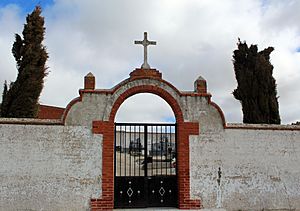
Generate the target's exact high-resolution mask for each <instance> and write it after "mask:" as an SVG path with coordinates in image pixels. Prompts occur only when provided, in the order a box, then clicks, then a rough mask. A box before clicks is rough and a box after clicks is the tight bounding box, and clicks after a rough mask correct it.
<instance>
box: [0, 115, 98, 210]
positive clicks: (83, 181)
mask: <svg viewBox="0 0 300 211" xmlns="http://www.w3.org/2000/svg"><path fill="white" fill-rule="evenodd" d="M6 121H7V122H11V121H9V120H6ZM13 121H14V122H15V123H16V120H13ZM17 122H18V121H17ZM39 123H41V124H44V123H45V122H43V121H41V122H39V120H35V124H37V125H30V124H33V123H32V121H29V122H28V121H27V120H19V123H18V124H0V161H1V167H0V210H1V211H2V210H3V211H4V210H5V211H10V210H11V211H15V210H89V208H90V204H89V203H90V198H91V197H99V196H101V176H102V171H101V169H102V167H101V165H102V158H101V154H102V136H101V135H96V134H92V132H91V129H90V128H86V127H82V126H61V125H38V124H39ZM47 124H51V122H48V123H47Z"/></svg>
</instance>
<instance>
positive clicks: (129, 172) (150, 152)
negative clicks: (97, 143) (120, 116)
mask: <svg viewBox="0 0 300 211" xmlns="http://www.w3.org/2000/svg"><path fill="white" fill-rule="evenodd" d="M114 172H115V191H114V193H115V195H114V196H115V202H114V203H115V207H116V208H130V207H176V206H177V176H176V124H133V123H115V164H114Z"/></svg>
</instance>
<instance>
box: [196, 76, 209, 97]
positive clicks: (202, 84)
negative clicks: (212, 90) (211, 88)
mask: <svg viewBox="0 0 300 211" xmlns="http://www.w3.org/2000/svg"><path fill="white" fill-rule="evenodd" d="M194 90H195V92H197V93H200V94H206V93H207V85H206V80H205V79H204V78H203V77H201V76H199V78H197V80H196V81H195V83H194Z"/></svg>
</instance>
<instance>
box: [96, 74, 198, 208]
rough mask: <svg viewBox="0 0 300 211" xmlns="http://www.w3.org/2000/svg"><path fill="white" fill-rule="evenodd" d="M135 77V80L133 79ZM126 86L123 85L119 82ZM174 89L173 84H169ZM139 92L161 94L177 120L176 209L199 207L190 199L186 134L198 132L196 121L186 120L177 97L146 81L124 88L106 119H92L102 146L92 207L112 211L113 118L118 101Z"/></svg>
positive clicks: (117, 107)
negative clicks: (99, 194) (99, 187)
mask: <svg viewBox="0 0 300 211" xmlns="http://www.w3.org/2000/svg"><path fill="white" fill-rule="evenodd" d="M136 80H138V79H136ZM122 85H125V84H122ZM171 88H172V89H173V87H171ZM138 93H151V94H155V95H158V96H160V97H161V98H162V99H164V100H165V101H166V102H167V103H168V104H169V105H170V107H171V108H172V110H173V112H174V115H175V118H176V123H177V135H178V138H177V140H178V141H177V159H178V161H177V172H178V208H180V209H194V208H200V207H201V203H200V200H191V199H190V164H189V161H190V158H189V135H198V134H199V123H198V122H185V121H184V118H183V113H182V109H181V107H180V105H179V103H178V102H177V100H176V99H175V98H174V97H173V96H172V95H171V94H170V93H169V92H167V91H166V90H164V89H162V88H160V87H158V86H154V85H149V84H144V85H138V86H134V87H131V88H129V89H127V90H125V91H124V92H123V93H121V94H120V95H119V97H118V98H117V99H116V100H115V102H114V103H113V106H112V109H111V111H110V115H109V120H108V121H93V133H96V134H103V148H102V197H101V198H100V199H91V209H92V210H112V209H113V206H114V172H113V169H114V168H113V165H114V120H115V115H116V113H117V111H118V109H119V107H120V106H121V104H122V103H123V102H124V101H125V100H126V99H127V98H129V97H131V96H133V95H135V94H138Z"/></svg>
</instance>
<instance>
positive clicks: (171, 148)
mask: <svg viewBox="0 0 300 211" xmlns="http://www.w3.org/2000/svg"><path fill="white" fill-rule="evenodd" d="M169 137H170V146H169V148H170V155H169V156H170V158H169V159H170V164H169V166H170V168H169V174H170V175H172V152H173V143H172V141H173V140H172V125H170V127H169Z"/></svg>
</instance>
